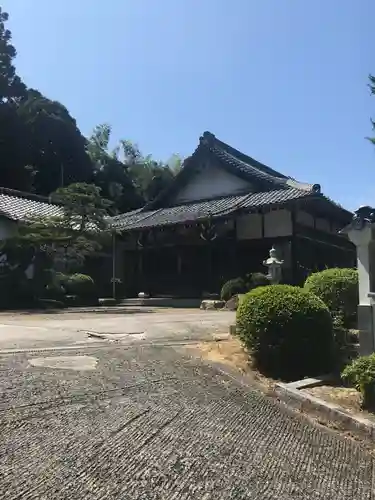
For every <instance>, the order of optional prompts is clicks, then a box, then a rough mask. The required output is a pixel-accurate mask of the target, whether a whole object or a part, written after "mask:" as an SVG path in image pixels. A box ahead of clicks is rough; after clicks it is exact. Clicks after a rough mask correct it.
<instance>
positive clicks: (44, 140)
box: [17, 89, 93, 195]
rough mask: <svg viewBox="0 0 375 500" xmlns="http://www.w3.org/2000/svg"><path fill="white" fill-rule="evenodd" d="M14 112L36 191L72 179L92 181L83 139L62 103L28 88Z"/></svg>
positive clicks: (42, 191)
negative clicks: (19, 122) (15, 112)
mask: <svg viewBox="0 0 375 500" xmlns="http://www.w3.org/2000/svg"><path fill="white" fill-rule="evenodd" d="M17 114H18V116H19V118H20V120H21V123H22V124H23V127H24V132H23V133H24V134H25V135H26V138H27V149H26V152H25V154H26V158H25V161H26V163H25V164H26V165H29V166H30V167H31V171H32V172H33V185H34V190H35V191H36V192H37V193H38V194H42V195H49V194H50V193H51V192H53V191H55V190H56V189H57V188H58V187H60V186H67V185H69V184H72V183H76V182H89V183H90V182H92V180H93V167H92V162H91V159H90V157H89V155H88V154H87V152H86V139H85V137H84V136H83V135H82V134H81V132H80V130H79V129H78V127H77V124H76V121H75V120H74V118H72V116H71V115H70V113H69V111H68V110H67V109H66V108H65V106H63V105H62V104H61V103H59V102H57V101H51V100H50V99H47V98H46V97H44V96H43V95H42V94H41V93H40V92H38V91H37V90H32V89H30V90H28V93H27V97H26V98H25V99H23V100H22V101H21V102H20V103H19V105H18V108H17Z"/></svg>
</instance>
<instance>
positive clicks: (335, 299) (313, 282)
mask: <svg viewBox="0 0 375 500" xmlns="http://www.w3.org/2000/svg"><path fill="white" fill-rule="evenodd" d="M304 288H305V289H306V290H308V291H309V292H312V293H314V294H315V295H316V296H317V297H319V298H320V299H322V301H323V302H324V303H325V304H326V305H327V306H328V309H329V310H330V311H331V313H332V314H337V313H339V314H340V315H341V316H342V318H343V322H344V325H345V326H351V325H352V324H353V322H354V321H355V319H356V315H357V306H358V301H359V299H358V271H357V270H356V269H349V268H343V269H340V268H332V269H326V270H324V271H320V272H318V273H313V274H311V275H310V276H309V277H308V278H307V280H306V282H305V286H304Z"/></svg>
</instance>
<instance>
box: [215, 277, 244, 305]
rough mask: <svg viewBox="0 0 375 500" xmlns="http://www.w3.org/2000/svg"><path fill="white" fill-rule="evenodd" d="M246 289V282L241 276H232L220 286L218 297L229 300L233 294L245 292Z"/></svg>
mask: <svg viewBox="0 0 375 500" xmlns="http://www.w3.org/2000/svg"><path fill="white" fill-rule="evenodd" d="M246 291H247V290H246V283H245V281H244V280H243V279H242V278H234V279H231V280H229V281H227V282H226V283H224V285H223V286H222V288H221V293H220V297H221V300H225V301H227V300H229V299H231V298H232V297H233V296H234V295H238V294H239V293H245V292H246Z"/></svg>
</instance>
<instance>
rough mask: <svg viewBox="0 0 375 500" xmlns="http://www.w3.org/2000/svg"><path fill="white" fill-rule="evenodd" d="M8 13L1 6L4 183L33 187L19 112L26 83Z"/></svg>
mask: <svg viewBox="0 0 375 500" xmlns="http://www.w3.org/2000/svg"><path fill="white" fill-rule="evenodd" d="M8 18H9V16H8V14H7V13H6V12H4V11H3V10H2V9H1V7H0V157H1V165H0V185H1V186H5V187H10V188H15V189H17V188H18V189H27V188H28V187H30V172H29V171H28V170H26V169H25V165H26V159H25V149H26V146H27V140H26V134H25V127H24V126H23V123H22V121H21V120H20V118H19V116H18V114H17V107H18V103H19V102H20V101H21V100H22V99H23V98H25V96H26V92H27V89H26V85H25V84H24V83H23V82H22V81H21V78H20V77H19V76H18V75H17V74H16V69H15V66H14V59H15V57H16V55H17V53H16V49H15V48H14V46H13V45H12V43H11V40H12V34H11V32H10V31H9V30H8V29H7V28H6V22H7V21H8Z"/></svg>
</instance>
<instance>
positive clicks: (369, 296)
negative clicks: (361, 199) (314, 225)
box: [343, 207, 375, 355]
mask: <svg viewBox="0 0 375 500" xmlns="http://www.w3.org/2000/svg"><path fill="white" fill-rule="evenodd" d="M343 232H344V233H346V234H347V235H348V237H349V239H350V240H351V241H352V242H353V243H354V245H355V246H356V250H357V268H358V279H359V284H358V287H359V303H358V330H359V342H360V354H361V355H367V354H371V353H372V352H375V293H374V291H375V288H374V283H375V209H372V208H370V207H361V208H359V209H358V210H357V211H356V212H355V215H354V218H353V221H352V223H351V224H350V225H349V226H348V227H346V228H345V229H344V230H343Z"/></svg>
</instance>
